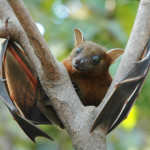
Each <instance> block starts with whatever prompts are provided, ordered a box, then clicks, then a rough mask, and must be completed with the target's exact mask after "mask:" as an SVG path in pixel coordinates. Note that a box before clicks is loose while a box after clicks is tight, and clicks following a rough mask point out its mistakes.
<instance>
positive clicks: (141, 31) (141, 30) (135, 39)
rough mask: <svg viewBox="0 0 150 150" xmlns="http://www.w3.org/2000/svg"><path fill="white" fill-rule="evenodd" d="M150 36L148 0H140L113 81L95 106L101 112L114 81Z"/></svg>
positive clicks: (135, 58)
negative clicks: (98, 104)
mask: <svg viewBox="0 0 150 150" xmlns="http://www.w3.org/2000/svg"><path fill="white" fill-rule="evenodd" d="M149 37H150V0H141V1H140V4H139V8H138V12H137V16H136V19H135V22H134V25H133V28H132V31H131V34H130V37H129V40H128V43H127V46H126V48H125V52H124V54H123V56H122V59H121V62H120V64H119V67H118V69H117V72H116V74H115V77H114V79H113V82H112V84H111V86H110V88H109V90H108V92H107V93H106V95H105V97H104V99H103V101H102V103H101V104H100V106H99V107H98V108H97V110H96V111H97V112H101V111H102V109H103V108H104V106H105V105H106V103H107V100H108V97H109V95H110V93H111V92H112V90H113V88H114V87H115V85H116V83H117V82H118V81H119V80H120V79H122V78H123V76H124V75H125V74H126V73H127V72H128V71H129V70H130V68H131V67H132V64H133V63H134V62H136V61H138V60H139V58H140V56H141V54H142V53H143V49H144V48H145V45H146V43H147V41H148V38H149Z"/></svg>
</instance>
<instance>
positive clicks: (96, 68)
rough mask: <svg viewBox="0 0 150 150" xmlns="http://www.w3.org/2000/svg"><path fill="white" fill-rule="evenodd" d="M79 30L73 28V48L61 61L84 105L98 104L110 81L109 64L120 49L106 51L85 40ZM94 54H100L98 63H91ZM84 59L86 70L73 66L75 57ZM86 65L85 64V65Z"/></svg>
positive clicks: (119, 52)
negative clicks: (78, 50) (80, 50)
mask: <svg viewBox="0 0 150 150" xmlns="http://www.w3.org/2000/svg"><path fill="white" fill-rule="evenodd" d="M82 36H83V35H82V33H81V31H80V30H78V29H75V40H76V43H75V48H74V49H73V51H72V53H71V54H70V56H69V57H68V58H66V59H65V60H64V61H63V64H64V66H65V67H66V69H67V71H68V73H69V76H70V78H71V81H72V82H75V84H76V85H77V87H78V88H79V90H78V91H77V94H78V96H79V97H80V100H81V102H82V103H83V105H85V106H89V105H95V106H98V105H99V104H100V102H101V101H102V99H103V98H104V96H105V94H106V92H107V90H108V88H109V86H110V84H111V81H112V78H111V75H110V74H109V66H110V65H111V63H112V62H114V61H115V60H116V59H117V58H118V57H119V56H120V55H121V54H122V50H114V51H115V52H114V51H113V53H112V52H111V53H109V54H108V53H107V52H106V51H105V49H104V48H103V47H102V46H100V45H98V44H96V43H94V42H91V41H85V40H84V38H83V37H82ZM78 47H82V52H80V53H79V54H75V52H76V49H77V48H78ZM94 55H98V56H100V58H101V59H100V62H99V64H98V65H93V66H92V65H91V62H90V61H91V60H90V59H91V57H92V56H94ZM77 58H78V59H85V60H86V61H87V64H85V66H84V67H87V68H86V69H87V70H86V71H82V70H78V69H75V68H74V62H75V60H76V59H77ZM86 65H87V66H86Z"/></svg>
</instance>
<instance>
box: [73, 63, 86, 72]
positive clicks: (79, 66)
mask: <svg viewBox="0 0 150 150" xmlns="http://www.w3.org/2000/svg"><path fill="white" fill-rule="evenodd" d="M73 67H74V68H75V69H76V70H78V71H89V70H88V69H87V68H86V67H84V66H81V65H77V64H74V65H73Z"/></svg>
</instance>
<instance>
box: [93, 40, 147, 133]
mask: <svg viewBox="0 0 150 150" xmlns="http://www.w3.org/2000/svg"><path fill="white" fill-rule="evenodd" d="M149 67H150V40H149V42H148V45H147V50H146V53H145V57H144V58H143V59H142V60H140V61H138V62H137V63H134V64H133V67H132V68H131V70H130V71H129V72H128V73H127V74H126V75H125V76H124V78H123V79H122V80H121V81H120V82H119V83H118V84H117V85H116V87H115V89H114V91H113V92H112V94H111V96H110V97H109V100H108V102H107V104H106V105H105V107H104V108H103V110H102V111H101V113H100V114H99V115H98V116H97V117H96V119H95V121H94V123H93V125H92V128H91V131H93V130H94V129H95V128H96V127H97V126H98V125H100V124H107V125H108V133H109V132H110V131H112V130H113V129H114V128H115V127H116V126H117V125H118V124H119V123H120V122H121V121H122V120H124V119H125V118H126V117H127V115H128V113H129V111H130V109H131V107H132V106H133V104H134V102H135V99H136V97H137V95H138V94H139V91H140V89H141V87H142V85H143V82H144V79H145V77H146V75H147V73H148V71H149Z"/></svg>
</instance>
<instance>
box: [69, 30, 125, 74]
mask: <svg viewBox="0 0 150 150" xmlns="http://www.w3.org/2000/svg"><path fill="white" fill-rule="evenodd" d="M74 33H75V48H74V50H73V51H72V53H71V57H72V65H73V67H74V68H75V69H76V70H78V71H83V72H89V71H94V72H95V71H96V72H97V71H98V72H102V71H104V70H108V68H109V66H110V65H111V64H112V63H113V62H114V61H115V60H116V59H117V58H119V56H120V55H122V53H123V50H121V49H113V50H110V51H109V52H106V50H105V48H104V47H102V46H101V45H98V44H96V43H94V42H91V41H85V40H84V38H83V34H82V32H81V31H80V30H79V29H74Z"/></svg>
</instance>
